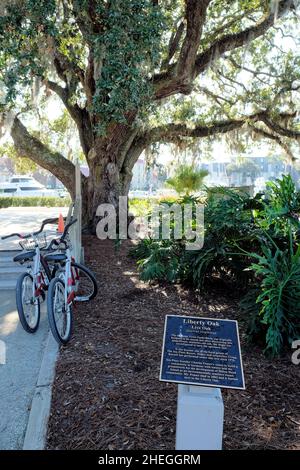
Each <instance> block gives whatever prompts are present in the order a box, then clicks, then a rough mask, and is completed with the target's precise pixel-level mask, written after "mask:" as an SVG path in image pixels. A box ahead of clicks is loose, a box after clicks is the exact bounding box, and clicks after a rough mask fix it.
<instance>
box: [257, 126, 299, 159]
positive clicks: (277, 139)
mask: <svg viewBox="0 0 300 470" xmlns="http://www.w3.org/2000/svg"><path fill="white" fill-rule="evenodd" d="M250 127H251V129H252V130H253V132H255V133H256V134H258V135H260V136H262V137H264V138H265V139H270V140H274V142H276V143H277V144H278V145H280V147H281V148H283V150H284V151H285V153H286V154H287V156H288V158H289V159H290V160H291V161H292V162H294V161H295V160H296V158H295V157H294V155H293V153H292V151H291V149H290V147H289V146H288V144H287V143H285V142H283V140H282V139H281V138H280V137H279V136H278V135H274V134H271V133H270V132H267V131H265V130H264V129H260V128H258V127H256V126H250Z"/></svg>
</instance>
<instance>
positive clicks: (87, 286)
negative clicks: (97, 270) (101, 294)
mask: <svg viewBox="0 0 300 470" xmlns="http://www.w3.org/2000/svg"><path fill="white" fill-rule="evenodd" d="M71 267H72V275H73V277H74V281H75V289H74V290H75V298H74V300H75V301H76V302H88V301H89V300H92V299H94V297H96V295H97V293H98V286H97V281H96V278H95V275H94V273H92V271H91V270H90V269H89V268H87V267H86V266H83V264H79V263H74V262H72V263H71Z"/></svg>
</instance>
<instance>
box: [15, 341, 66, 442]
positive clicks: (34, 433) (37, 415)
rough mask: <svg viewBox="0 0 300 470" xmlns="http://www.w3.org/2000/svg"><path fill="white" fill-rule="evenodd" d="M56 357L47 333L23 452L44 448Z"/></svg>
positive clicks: (56, 354) (52, 343) (54, 344)
mask: <svg viewBox="0 0 300 470" xmlns="http://www.w3.org/2000/svg"><path fill="white" fill-rule="evenodd" d="M57 356H58V344H57V343H56V341H55V339H54V338H53V336H52V334H51V332H49V333H48V338H47V339H46V347H45V351H44V354H43V359H42V363H41V368H40V372H39V376H38V380H37V384H36V387H35V392H34V396H33V400H32V404H31V410H30V413H29V419H28V423H27V429H26V433H25V438H24V443H23V450H43V449H44V448H45V445H46V436H47V425H48V419H49V414H50V408H51V395H52V384H53V380H54V374H55V364H56V360H57Z"/></svg>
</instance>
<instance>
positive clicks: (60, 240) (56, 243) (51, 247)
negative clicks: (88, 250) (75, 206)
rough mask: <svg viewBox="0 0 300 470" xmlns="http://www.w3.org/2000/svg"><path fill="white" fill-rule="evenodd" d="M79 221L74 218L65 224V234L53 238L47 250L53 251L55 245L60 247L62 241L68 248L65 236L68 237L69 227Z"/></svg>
mask: <svg viewBox="0 0 300 470" xmlns="http://www.w3.org/2000/svg"><path fill="white" fill-rule="evenodd" d="M76 222H77V219H74V220H72V221H71V222H69V223H68V224H67V225H66V226H65V229H64V231H63V234H62V236H61V237H60V238H59V239H57V238H54V239H53V240H51V242H50V244H49V246H48V248H47V250H49V251H51V250H53V249H55V247H58V246H59V245H60V244H61V243H63V244H64V245H65V248H67V242H66V241H65V238H66V235H67V233H68V230H69V228H70V227H71V226H72V225H74V224H75V223H76Z"/></svg>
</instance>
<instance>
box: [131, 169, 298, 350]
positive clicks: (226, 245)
mask: <svg viewBox="0 0 300 470" xmlns="http://www.w3.org/2000/svg"><path fill="white" fill-rule="evenodd" d="M299 198H300V194H299V192H298V191H297V190H296V188H295V184H294V182H293V180H292V179H291V177H290V176H282V178H281V179H278V180H276V181H274V182H272V183H270V184H268V185H267V191H266V193H265V194H260V195H257V196H256V197H250V196H249V195H247V194H245V193H242V192H240V191H237V190H233V189H228V188H214V189H212V190H209V192H208V197H207V199H206V201H205V237H204V246H203V248H202V249H201V250H197V251H187V250H185V245H184V239H183V240H182V241H180V240H179V241H178V240H174V239H172V238H171V239H170V240H168V241H164V240H155V241H154V240H151V239H150V240H143V241H142V242H140V243H139V245H138V246H137V247H136V248H135V250H136V251H135V254H136V257H137V258H138V259H139V269H140V272H141V278H142V279H144V280H147V281H149V280H169V281H172V282H173V281H180V282H185V283H188V285H189V286H190V287H192V288H194V289H197V290H200V291H201V290H204V289H206V288H207V280H211V279H214V278H216V277H218V278H222V279H224V280H225V281H226V282H228V281H230V282H231V283H235V285H236V286H237V287H238V288H239V289H241V288H244V289H245V288H247V290H248V292H247V293H246V295H245V297H244V298H243V300H242V302H241V306H242V308H243V310H244V311H245V312H246V315H247V319H248V321H249V329H248V332H249V337H250V338H251V339H252V340H258V339H259V340H261V341H262V342H263V344H264V349H265V352H266V353H267V354H270V355H273V356H274V355H277V354H279V353H280V352H281V351H282V349H283V347H284V346H285V345H286V344H288V343H290V342H291V341H293V340H294V339H295V338H297V337H299V335H300V247H299V238H300V222H299V219H298V217H299V212H300V205H299ZM183 201H184V199H181V200H179V201H178V202H180V203H183ZM197 202H199V200H198V201H197V200H194V203H197Z"/></svg>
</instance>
